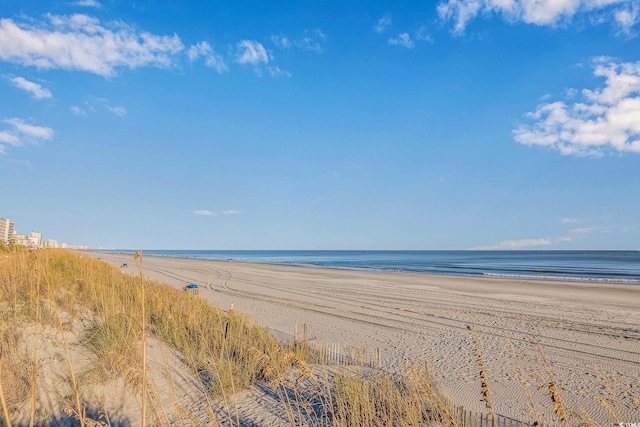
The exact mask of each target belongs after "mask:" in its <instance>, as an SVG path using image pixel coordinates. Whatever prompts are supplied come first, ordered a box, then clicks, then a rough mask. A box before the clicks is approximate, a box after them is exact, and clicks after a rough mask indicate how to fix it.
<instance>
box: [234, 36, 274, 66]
mask: <svg viewBox="0 0 640 427" xmlns="http://www.w3.org/2000/svg"><path fill="white" fill-rule="evenodd" d="M237 47H238V55H237V57H236V62H237V63H239V64H252V65H258V64H260V63H265V64H267V63H269V55H268V54H267V51H266V50H265V48H264V46H262V43H259V42H256V41H252V40H243V41H241V42H240V43H238V46H237Z"/></svg>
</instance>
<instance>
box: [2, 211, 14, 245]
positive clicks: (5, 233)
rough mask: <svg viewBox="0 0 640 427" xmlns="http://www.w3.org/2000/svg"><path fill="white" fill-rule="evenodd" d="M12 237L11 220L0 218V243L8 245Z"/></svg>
mask: <svg viewBox="0 0 640 427" xmlns="http://www.w3.org/2000/svg"><path fill="white" fill-rule="evenodd" d="M12 236H13V220H12V219H5V218H2V217H0V241H2V243H4V244H9V242H10V241H11V237H12Z"/></svg>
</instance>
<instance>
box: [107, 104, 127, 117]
mask: <svg viewBox="0 0 640 427" xmlns="http://www.w3.org/2000/svg"><path fill="white" fill-rule="evenodd" d="M106 109H107V110H109V111H111V112H112V113H113V114H115V115H116V116H118V117H124V116H126V115H127V109H126V108H124V107H110V106H108V105H107V106H106Z"/></svg>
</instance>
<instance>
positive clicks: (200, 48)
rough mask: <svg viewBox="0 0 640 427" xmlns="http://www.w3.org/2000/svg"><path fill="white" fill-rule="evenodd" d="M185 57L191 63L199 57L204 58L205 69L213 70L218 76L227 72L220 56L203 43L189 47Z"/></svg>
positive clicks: (207, 44)
mask: <svg viewBox="0 0 640 427" xmlns="http://www.w3.org/2000/svg"><path fill="white" fill-rule="evenodd" d="M187 56H188V57H189V60H190V61H191V62H193V61H195V60H196V59H198V58H199V57H202V58H204V63H205V64H206V65H207V67H210V68H213V69H215V70H216V71H217V72H218V73H219V74H222V73H224V72H225V71H228V70H229V67H227V64H225V62H224V59H223V58H222V56H220V55H218V54H217V53H216V52H215V51H214V50H213V48H212V47H211V45H209V43H207V42H205V41H202V42H199V43H197V44H195V45H192V46H190V47H189V49H188V50H187Z"/></svg>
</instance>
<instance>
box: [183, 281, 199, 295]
mask: <svg viewBox="0 0 640 427" xmlns="http://www.w3.org/2000/svg"><path fill="white" fill-rule="evenodd" d="M183 290H184V291H185V292H187V293H190V294H191V295H200V287H199V286H198V285H196V284H195V283H189V284H188V285H187V286H185V287H184V288H183Z"/></svg>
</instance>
